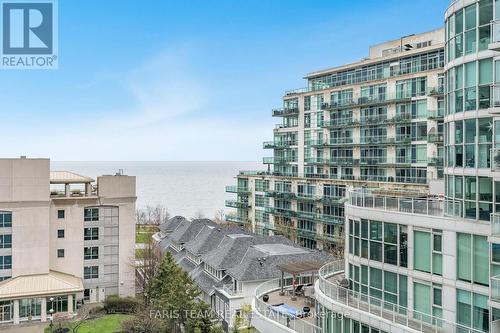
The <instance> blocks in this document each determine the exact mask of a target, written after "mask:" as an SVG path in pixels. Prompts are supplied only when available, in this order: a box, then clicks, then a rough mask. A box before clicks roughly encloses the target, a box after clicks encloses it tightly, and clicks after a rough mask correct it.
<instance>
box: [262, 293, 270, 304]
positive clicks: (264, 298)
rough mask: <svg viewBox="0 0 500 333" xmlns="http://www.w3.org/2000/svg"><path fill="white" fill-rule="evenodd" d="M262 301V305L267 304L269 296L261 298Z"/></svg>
mask: <svg viewBox="0 0 500 333" xmlns="http://www.w3.org/2000/svg"><path fill="white" fill-rule="evenodd" d="M262 300H263V301H264V303H267V302H268V301H269V295H268V294H265V295H264V296H262Z"/></svg>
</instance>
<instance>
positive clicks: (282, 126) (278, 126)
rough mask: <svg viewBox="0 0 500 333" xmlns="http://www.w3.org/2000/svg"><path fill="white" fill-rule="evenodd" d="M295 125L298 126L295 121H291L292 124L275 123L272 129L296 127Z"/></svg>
mask: <svg viewBox="0 0 500 333" xmlns="http://www.w3.org/2000/svg"><path fill="white" fill-rule="evenodd" d="M297 126H299V125H298V124H296V123H295V124H294V123H292V124H276V125H275V126H274V129H275V130H277V129H281V128H293V127H297Z"/></svg>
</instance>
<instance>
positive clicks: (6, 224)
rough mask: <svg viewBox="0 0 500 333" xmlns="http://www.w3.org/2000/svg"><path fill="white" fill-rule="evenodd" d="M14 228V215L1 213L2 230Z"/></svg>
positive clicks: (0, 223)
mask: <svg viewBox="0 0 500 333" xmlns="http://www.w3.org/2000/svg"><path fill="white" fill-rule="evenodd" d="M10 227H12V213H10V212H0V228H10Z"/></svg>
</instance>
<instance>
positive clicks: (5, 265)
mask: <svg viewBox="0 0 500 333" xmlns="http://www.w3.org/2000/svg"><path fill="white" fill-rule="evenodd" d="M11 268H12V256H0V269H11Z"/></svg>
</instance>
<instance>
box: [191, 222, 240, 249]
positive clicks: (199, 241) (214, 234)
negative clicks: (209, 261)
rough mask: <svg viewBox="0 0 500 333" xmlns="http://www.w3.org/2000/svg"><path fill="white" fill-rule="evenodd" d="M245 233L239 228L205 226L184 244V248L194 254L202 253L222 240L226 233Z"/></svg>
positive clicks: (213, 247) (215, 246)
mask: <svg viewBox="0 0 500 333" xmlns="http://www.w3.org/2000/svg"><path fill="white" fill-rule="evenodd" d="M233 233H234V234H236V233H245V231H244V230H242V229H241V228H219V227H212V226H206V227H205V228H203V229H202V230H201V232H200V233H199V234H198V235H197V236H196V238H193V239H192V240H190V241H189V242H187V243H186V244H184V248H185V249H186V250H187V251H189V252H191V253H193V254H194V255H197V256H200V255H203V254H205V253H207V252H209V251H211V250H213V249H215V248H217V247H218V246H219V245H220V243H221V242H222V240H223V238H224V237H225V236H226V235H228V234H233Z"/></svg>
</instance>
